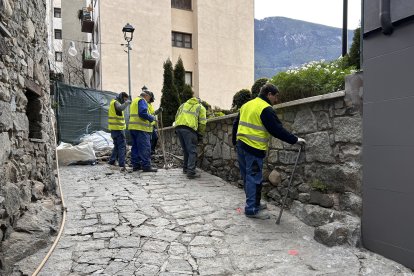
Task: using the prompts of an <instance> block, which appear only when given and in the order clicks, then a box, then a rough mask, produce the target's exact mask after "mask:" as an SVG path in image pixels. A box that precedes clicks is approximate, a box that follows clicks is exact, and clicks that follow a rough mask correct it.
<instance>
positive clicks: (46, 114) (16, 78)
mask: <svg viewBox="0 0 414 276" xmlns="http://www.w3.org/2000/svg"><path fill="white" fill-rule="evenodd" d="M45 14H46V5H45V0H31V1H27V0H25V1H10V0H0V241H1V242H0V250H1V251H0V274H1V275H3V274H8V272H10V270H11V269H12V265H13V264H14V263H15V262H16V261H18V260H21V259H23V258H24V257H26V256H28V255H30V254H32V253H34V252H35V251H37V250H38V249H40V248H42V247H45V246H46V243H47V242H48V241H49V239H50V235H51V234H52V233H53V232H54V231H56V225H57V224H58V223H57V217H56V210H55V203H56V202H55V199H56V196H55V194H56V180H55V176H54V163H53V160H54V133H53V130H52V123H53V114H52V111H51V96H50V95H49V67H48V60H47V32H46V25H45Z"/></svg>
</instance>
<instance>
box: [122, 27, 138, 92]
mask: <svg viewBox="0 0 414 276" xmlns="http://www.w3.org/2000/svg"><path fill="white" fill-rule="evenodd" d="M134 31H135V28H134V27H132V25H130V24H129V23H127V24H126V25H125V27H123V28H122V32H123V33H124V39H125V41H126V42H127V47H128V92H129V99H130V100H132V98H131V61H130V58H129V50H130V49H131V48H130V46H129V43H130V42H131V41H132V38H133V37H134Z"/></svg>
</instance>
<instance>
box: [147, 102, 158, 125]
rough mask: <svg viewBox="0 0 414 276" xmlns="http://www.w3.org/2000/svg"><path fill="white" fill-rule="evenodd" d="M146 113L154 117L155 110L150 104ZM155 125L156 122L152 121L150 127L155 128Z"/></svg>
mask: <svg viewBox="0 0 414 276" xmlns="http://www.w3.org/2000/svg"><path fill="white" fill-rule="evenodd" d="M148 113H149V114H150V115H152V116H155V110H154V107H153V106H152V104H151V103H148ZM156 124H157V122H156V121H152V122H151V125H152V126H155V125H156Z"/></svg>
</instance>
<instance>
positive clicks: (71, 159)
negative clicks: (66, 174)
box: [57, 142, 96, 166]
mask: <svg viewBox="0 0 414 276" xmlns="http://www.w3.org/2000/svg"><path fill="white" fill-rule="evenodd" d="M57 155H58V160H59V166H67V165H69V164H74V163H78V162H79V163H83V162H84V163H86V162H89V161H90V162H91V163H92V162H95V161H96V157H95V151H94V150H93V144H92V143H91V142H83V143H80V144H79V145H76V146H72V145H71V144H67V143H63V142H62V143H60V145H59V146H58V147H57Z"/></svg>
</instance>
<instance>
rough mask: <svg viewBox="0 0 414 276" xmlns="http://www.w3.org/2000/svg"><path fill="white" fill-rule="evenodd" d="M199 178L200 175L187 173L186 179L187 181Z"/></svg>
mask: <svg viewBox="0 0 414 276" xmlns="http://www.w3.org/2000/svg"><path fill="white" fill-rule="evenodd" d="M199 177H201V174H199V173H187V178H189V179H194V178H199Z"/></svg>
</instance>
